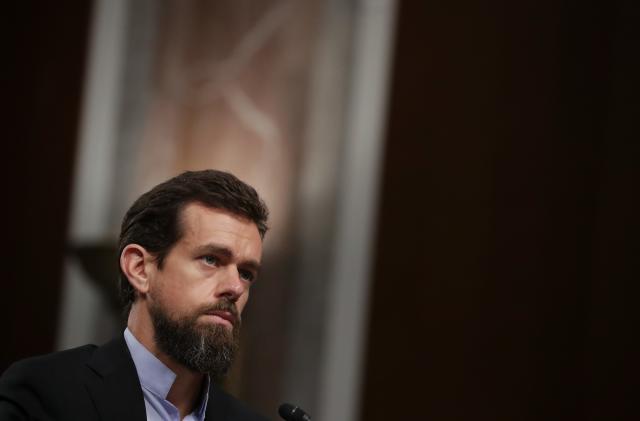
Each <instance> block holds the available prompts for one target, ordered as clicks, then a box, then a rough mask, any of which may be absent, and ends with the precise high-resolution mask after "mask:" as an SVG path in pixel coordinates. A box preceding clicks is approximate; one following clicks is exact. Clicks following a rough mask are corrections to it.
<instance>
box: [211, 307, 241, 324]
mask: <svg viewBox="0 0 640 421" xmlns="http://www.w3.org/2000/svg"><path fill="white" fill-rule="evenodd" d="M205 314H206V315H208V316H217V317H219V318H221V319H224V320H226V321H228V322H229V323H230V324H231V326H235V325H236V323H237V318H236V316H235V315H234V314H233V313H231V312H230V311H224V310H214V311H208V312H206V313H205Z"/></svg>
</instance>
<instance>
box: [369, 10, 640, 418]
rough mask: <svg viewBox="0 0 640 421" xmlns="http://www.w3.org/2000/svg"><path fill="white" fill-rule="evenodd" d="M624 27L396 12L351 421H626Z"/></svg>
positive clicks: (630, 30)
mask: <svg viewBox="0 0 640 421" xmlns="http://www.w3.org/2000/svg"><path fill="white" fill-rule="evenodd" d="M638 10H639V8H638V6H637V2H633V1H620V2H614V1H606V2H601V1H589V0H587V1H556V0H523V1H513V2H509V1H495V0H492V1H483V2H471V1H423V2H410V1H407V2H402V3H401V7H400V15H399V20H398V30H397V34H396V37H397V38H396V53H395V61H394V76H393V80H392V90H391V102H390V114H389V122H388V132H387V147H386V159H385V170H384V182H383V183H384V185H383V194H382V203H381V213H380V218H379V224H378V241H377V256H376V259H375V266H374V273H375V284H374V287H373V309H372V314H371V318H370V333H369V343H368V359H367V363H366V369H365V372H366V378H365V382H364V397H363V401H362V402H363V403H362V409H363V417H362V419H365V420H367V421H371V420H410V419H424V420H487V421H488V420H622V419H624V420H632V419H633V420H636V419H640V411H639V410H638V403H639V399H638V397H637V395H638V390H640V389H639V388H638V386H639V384H638V383H639V380H638V379H639V376H640V372H639V371H638V370H637V363H636V361H637V360H638V356H639V355H640V353H639V352H638V351H639V349H638V346H637V344H636V342H637V340H636V336H637V335H638V323H637V322H638V315H637V312H638V305H637V304H636V303H637V301H638V297H639V296H640V295H639V292H640V288H639V287H638V283H639V282H638V281H639V278H640V276H639V275H640V267H639V264H638V262H639V259H638V247H637V244H638V239H639V235H640V232H639V230H638V218H639V216H640V207H639V206H638V201H637V200H636V196H637V192H638V181H639V180H640V179H639V177H638V176H639V172H638V167H639V163H640V154H639V152H640V150H639V146H638V143H639V140H640V130H639V129H638V123H639V120H640V108H639V104H640V102H639V96H640V60H639V55H638V53H639V52H640V43H639V42H638V41H639V39H640V37H639V35H640V14H639V13H638Z"/></svg>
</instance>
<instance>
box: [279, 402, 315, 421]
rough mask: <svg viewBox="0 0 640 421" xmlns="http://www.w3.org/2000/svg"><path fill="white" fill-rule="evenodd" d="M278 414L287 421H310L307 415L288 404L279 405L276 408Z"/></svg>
mask: <svg viewBox="0 0 640 421" xmlns="http://www.w3.org/2000/svg"><path fill="white" fill-rule="evenodd" d="M278 414H280V416H281V417H282V418H283V419H285V420H287V421H311V417H310V416H309V414H307V413H306V412H304V411H303V410H302V409H300V408H298V407H297V406H293V405H291V404H289V403H283V404H282V405H280V408H278Z"/></svg>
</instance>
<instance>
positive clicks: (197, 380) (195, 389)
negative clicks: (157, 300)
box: [127, 302, 204, 419]
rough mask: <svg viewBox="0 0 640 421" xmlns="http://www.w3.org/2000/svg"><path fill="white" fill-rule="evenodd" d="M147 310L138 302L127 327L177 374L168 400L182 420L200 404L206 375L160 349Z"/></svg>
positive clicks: (132, 309) (133, 307)
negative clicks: (176, 409)
mask: <svg viewBox="0 0 640 421" xmlns="http://www.w3.org/2000/svg"><path fill="white" fill-rule="evenodd" d="M145 310H146V309H144V308H143V306H142V305H141V304H140V303H138V302H136V303H135V304H134V305H133V306H132V307H131V312H130V313H129V319H128V321H127V327H128V328H129V330H130V331H131V333H132V334H133V336H135V337H136V339H137V340H138V341H139V342H140V343H141V344H142V345H143V346H144V347H145V348H147V350H149V352H151V353H152V354H153V355H154V356H155V357H156V358H158V359H159V360H160V361H161V362H162V363H163V364H164V365H166V366H167V367H168V368H169V369H170V370H171V371H173V372H174V373H175V375H176V379H175V381H174V382H173V385H172V386H171V389H170V390H169V394H168V395H167V400H168V401H169V402H171V403H172V404H173V405H174V406H175V407H176V408H178V411H180V418H181V419H182V418H184V417H185V416H187V415H188V414H190V413H191V412H193V410H194V409H195V406H196V405H197V404H198V401H199V399H200V396H201V392H202V386H203V382H204V374H203V373H198V372H195V371H192V370H190V369H188V368H187V367H185V366H183V365H182V364H180V363H178V362H177V361H175V360H174V359H173V358H171V357H170V356H168V355H167V354H165V353H164V352H162V351H161V350H160V349H158V347H157V345H156V343H155V340H154V329H153V323H152V322H151V317H150V316H149V313H148V311H145Z"/></svg>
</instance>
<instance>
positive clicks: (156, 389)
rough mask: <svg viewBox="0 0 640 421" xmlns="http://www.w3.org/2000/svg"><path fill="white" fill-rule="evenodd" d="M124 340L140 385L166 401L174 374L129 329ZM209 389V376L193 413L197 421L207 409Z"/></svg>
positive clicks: (174, 377) (125, 332) (125, 331)
mask: <svg viewBox="0 0 640 421" xmlns="http://www.w3.org/2000/svg"><path fill="white" fill-rule="evenodd" d="M124 340H125V341H126V343H127V347H128V348H129V352H130V353H131V358H132V359H133V363H134V365H135V366H136V371H137V372H138V378H139V379H140V385H141V386H142V387H143V388H145V389H147V390H148V391H149V392H151V393H153V394H154V395H156V396H158V397H159V398H162V399H165V400H166V399H167V395H168V394H169V391H170V390H171V386H172V385H173V382H174V381H175V380H176V374H175V373H174V372H173V371H171V369H169V367H167V366H166V365H164V363H163V362H162V361H160V360H159V359H158V358H157V357H156V356H155V355H153V354H152V353H151V352H150V351H149V350H148V349H147V348H146V347H145V346H144V345H142V344H141V343H140V341H138V339H136V337H135V336H133V333H131V331H130V330H129V328H126V329H125V330H124ZM209 387H210V380H209V376H206V381H205V387H203V388H202V396H201V398H200V406H199V407H198V409H196V410H195V411H193V413H194V414H195V415H196V416H197V418H198V419H203V418H202V416H203V415H204V413H205V411H206V409H207V402H208V400H209Z"/></svg>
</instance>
